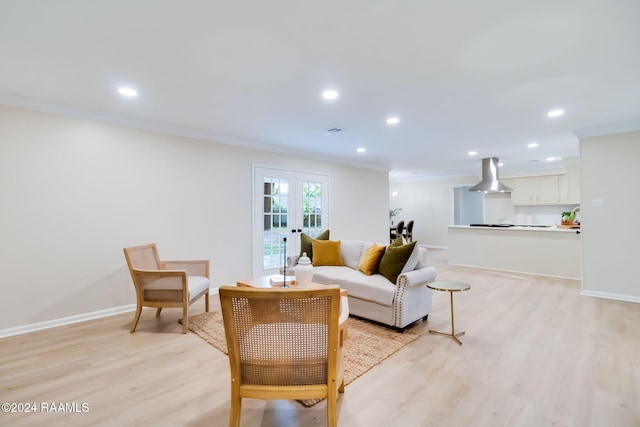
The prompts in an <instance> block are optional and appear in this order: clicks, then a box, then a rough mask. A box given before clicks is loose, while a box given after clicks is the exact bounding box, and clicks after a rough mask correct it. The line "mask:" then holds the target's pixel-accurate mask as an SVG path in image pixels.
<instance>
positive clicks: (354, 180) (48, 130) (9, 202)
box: [0, 106, 389, 331]
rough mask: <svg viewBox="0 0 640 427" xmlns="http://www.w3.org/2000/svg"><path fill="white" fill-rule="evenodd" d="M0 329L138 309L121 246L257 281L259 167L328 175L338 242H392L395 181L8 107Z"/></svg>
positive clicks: (3, 120) (2, 166) (3, 135)
mask: <svg viewBox="0 0 640 427" xmlns="http://www.w3.org/2000/svg"><path fill="white" fill-rule="evenodd" d="M0 153H1V154H0V195H1V197H2V209H0V230H1V238H0V274H1V282H0V284H1V286H2V289H3V292H2V295H3V297H2V298H0V331H1V330H3V329H7V328H15V327H17V326H23V325H29V324H33V323H37V322H45V321H50V320H55V319H60V318H64V317H69V316H75V315H81V314H84V313H90V312H95V311H99V310H108V309H112V308H114V307H120V306H126V305H130V304H133V303H135V293H134V290H133V285H132V283H131V279H130V277H129V275H128V271H127V269H126V264H125V260H124V256H123V254H122V248H123V247H125V246H132V245H138V244H144V243H150V242H156V243H157V244H158V247H159V250H160V255H161V257H162V258H165V259H180V258H181V259H185V258H186V259H189V258H191V259H193V258H198V259H202V258H205V259H210V260H211V264H212V271H211V275H212V282H213V285H214V286H218V285H220V284H232V283H235V280H236V279H239V278H242V277H248V276H250V274H251V255H252V247H251V246H252V244H251V242H252V239H251V218H252V217H251V205H252V197H251V192H252V187H251V186H252V180H251V177H252V165H253V164H254V163H259V164H262V165H270V166H276V167H282V168H291V169H295V170H301V171H307V170H308V171H311V172H318V173H326V174H328V175H329V177H330V185H331V199H330V202H329V203H330V209H331V215H332V218H331V237H332V238H334V239H362V240H369V241H380V242H384V241H386V239H387V238H388V237H387V236H388V232H387V229H388V228H387V225H388V208H389V198H388V188H389V184H388V174H387V172H381V171H372V170H367V169H361V168H356V167H350V166H344V165H338V164H331V163H326V162H319V161H314V160H309V159H301V158H295V157H289V156H283V155H279V154H272V153H267V152H262V151H258V150H251V149H245V148H237V147H231V146H227V145H222V144H216V143H212V142H206V141H199V140H194V139H189V138H185V137H178V136H172V135H165V134H160V133H155V132H150V131H144V130H137V129H130V128H124V127H119V126H113V125H108V124H104V123H99V122H94V121H87V120H80V119H76V118H70V117H64V116H58V115H53V114H47V113H41V112H35V111H30V110H24V109H19V108H12V107H5V106H0Z"/></svg>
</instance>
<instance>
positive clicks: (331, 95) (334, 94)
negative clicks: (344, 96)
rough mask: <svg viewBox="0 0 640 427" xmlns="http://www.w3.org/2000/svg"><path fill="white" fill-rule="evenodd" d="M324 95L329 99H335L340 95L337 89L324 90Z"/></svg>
mask: <svg viewBox="0 0 640 427" xmlns="http://www.w3.org/2000/svg"><path fill="white" fill-rule="evenodd" d="M322 97H323V98H324V99H328V100H329V101H333V100H334V99H336V98H337V97H338V92H337V91H335V90H325V91H324V92H322Z"/></svg>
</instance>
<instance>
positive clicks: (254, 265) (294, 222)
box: [251, 163, 331, 276]
mask: <svg viewBox="0 0 640 427" xmlns="http://www.w3.org/2000/svg"><path fill="white" fill-rule="evenodd" d="M258 170H273V171H274V173H280V174H293V175H294V182H293V183H292V184H290V188H289V203H292V202H293V206H294V209H295V212H293V213H292V214H291V215H287V232H286V237H287V254H298V253H299V252H300V234H298V232H297V231H298V230H299V229H303V228H304V227H303V226H302V225H303V210H302V209H303V207H302V205H301V206H299V207H298V204H300V203H301V200H297V198H298V197H300V195H301V194H302V188H298V187H301V186H299V185H298V184H299V182H301V181H302V180H303V179H305V178H309V177H321V178H322V179H323V180H324V182H326V189H325V190H323V197H324V200H325V201H324V203H323V207H322V208H323V210H325V211H326V212H323V214H325V215H323V217H324V218H325V220H324V223H323V225H322V227H323V229H329V228H330V222H331V215H330V212H331V208H330V200H331V198H330V188H331V179H330V175H329V174H328V173H323V172H310V171H303V170H298V169H291V168H286V167H278V166H273V165H265V164H259V163H253V164H252V165H251V195H252V197H251V222H252V224H251V241H252V244H251V269H252V275H253V276H262V275H265V274H275V273H277V271H276V270H277V269H274V270H273V271H272V270H267V271H265V270H264V269H263V261H264V260H263V259H262V257H263V254H262V249H263V240H262V232H263V231H264V230H263V228H264V224H263V221H262V214H263V212H262V202H259V200H258V194H257V190H258V188H257V182H256V180H257V178H258V176H257V175H258ZM260 196H262V193H261V194H260ZM261 199H262V197H261ZM325 203H326V206H324V204H325ZM258 211H259V212H258ZM258 213H260V220H258ZM287 213H289V209H288V212H287ZM292 230H296V232H295V233H292Z"/></svg>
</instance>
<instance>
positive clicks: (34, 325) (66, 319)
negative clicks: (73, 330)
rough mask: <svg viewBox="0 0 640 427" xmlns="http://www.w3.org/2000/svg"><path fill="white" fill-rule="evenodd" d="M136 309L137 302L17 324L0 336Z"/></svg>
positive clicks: (0, 332)
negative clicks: (26, 323) (43, 320)
mask: <svg viewBox="0 0 640 427" xmlns="http://www.w3.org/2000/svg"><path fill="white" fill-rule="evenodd" d="M135 309H136V305H135V304H130V305H124V306H121V307H114V308H108V309H106V310H99V311H93V312H91V313H84V314H78V315H75V316H69V317H62V318H60V319H54V320H47V321H46V322H37V323H31V324H29V325H23V326H16V327H14V328H8V329H2V330H0V338H6V337H11V336H14V335H21V334H27V333H29V332H35V331H40V330H42V329H49V328H55V327H57V326H63V325H70V324H72V323H79V322H85V321H87V320H93V319H99V318H101V317H108V316H115V315H116V314H120V313H127V312H130V311H134V310H135Z"/></svg>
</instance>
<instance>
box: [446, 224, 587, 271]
mask: <svg viewBox="0 0 640 427" xmlns="http://www.w3.org/2000/svg"><path fill="white" fill-rule="evenodd" d="M448 246H449V264H452V265H462V266H469V267H480V268H490V269H495V270H504V271H510V272H518V273H530V274H541V275H545V276H556V277H566V278H571V279H581V277H582V274H581V271H582V267H581V252H580V251H581V242H580V234H579V232H578V230H575V229H560V228H556V227H555V226H551V227H527V226H514V227H471V226H468V225H452V226H449V229H448Z"/></svg>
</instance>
